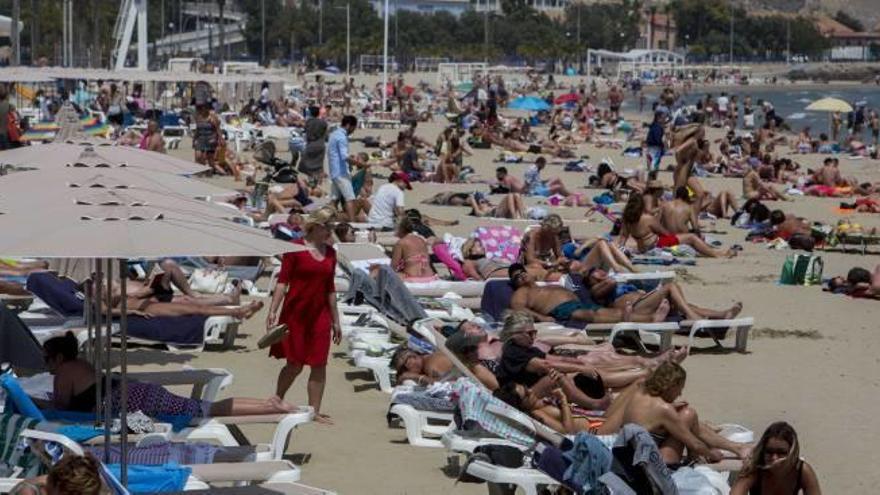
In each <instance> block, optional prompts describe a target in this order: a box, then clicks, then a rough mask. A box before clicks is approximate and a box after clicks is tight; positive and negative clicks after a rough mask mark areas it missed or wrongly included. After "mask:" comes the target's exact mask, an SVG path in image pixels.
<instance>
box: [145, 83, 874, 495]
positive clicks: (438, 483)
mask: <svg viewBox="0 0 880 495" xmlns="http://www.w3.org/2000/svg"><path fill="white" fill-rule="evenodd" d="M412 82H413V83H414V82H417V80H414V81H412ZM504 113H505V112H503V111H502V114H504ZM444 124H445V123H444V122H440V121H438V122H435V123H425V124H420V125H419V129H418V132H417V134H418V135H419V136H421V137H422V138H424V139H426V140H429V141H430V142H433V141H434V139H435V138H436V136H437V134H438V133H439V132H440V131H441V130H442V128H443V127H444ZM395 134H396V131H391V130H373V129H367V130H363V129H359V130H357V131H356V133H355V135H354V136H353V137H354V138H363V137H364V136H368V135H372V136H379V137H381V138H382V139H384V140H391V139H393V138H394V136H395ZM360 146H361V145H360V144H359V143H358V144H354V145H353V146H352V151H358V150H360V149H361V148H360ZM189 149H190V148H189V143H188V142H185V143H184V144H183V146H182V147H181V149H180V150H176V151H175V152H174V153H175V154H176V155H179V156H182V157H188V158H191V151H189ZM279 149H281V150H286V145H285V144H281V145H280V146H279ZM786 150H787V148H786ZM497 154H498V151H496V150H475V152H474V155H473V156H472V157H466V158H465V164H466V165H470V166H472V167H474V169H476V171H477V173H478V174H479V175H480V176H482V177H483V178H486V179H491V178H493V177H494V168H495V166H497V164H495V163H493V160H494V159H495V157H496V156H497ZM578 154H586V155H588V156H589V159H588V163H590V164H593V165H595V164H597V163H598V162H599V160H601V159H602V158H603V157H606V156H608V157H611V158H612V159H613V161H614V163H615V164H616V168H617V169H618V170H621V169H624V168H638V167H640V166H643V162H642V161H641V159H631V158H626V157H623V156H622V155H621V153H620V151H619V150H611V149H598V148H595V147H593V146H590V145H587V146H581V147H579V149H578ZM282 156H285V153H284V152H282ZM793 158H794V159H796V160H797V161H798V162H800V163H801V164H803V165H806V166H810V167H812V166H816V165H818V164H819V163H820V162H821V156H820V155H797V156H794V157H793ZM670 163H672V159H671V158H666V159H664V162H663V166H664V167H665V166H666V165H667V164H670ZM878 165H880V164H878V162H877V161H872V160H868V159H865V160H859V161H853V160H849V159H847V158H845V157H842V158H841V168H842V171H843V173H844V175H845V176H851V175H852V176H856V177H858V178H860V179H864V180H871V181H880V167H878ZM506 166H507V167H508V169H509V170H510V171H511V173H513V174H515V175H518V176H521V175H522V172H523V171H524V169H525V167H526V166H527V165H525V164H508V165H506ZM377 173H379V174H382V175H386V174H387V173H383V172H382V171H377ZM543 176H544V178H552V177H554V176H560V177H562V178H563V180H564V181H565V183H566V184H567V185H569V187H577V188H579V189H581V190H584V189H583V188H584V186H585V184H586V178H587V174H579V173H564V172H562V167H561V166H548V168H547V169H546V170H545V171H544V173H543ZM661 179H662V180H663V181H664V182H665V183H666V184H671V182H672V179H671V174H669V173H668V172H664V173H662V174H661ZM210 180H211V181H212V182H214V183H217V184H221V185H224V186H227V187H236V186H237V184H234V183H233V182H232V181H231V180H229V179H225V178H218V179H210ZM381 182H382V181H381V180H380V181H378V182H377V185H378V184H379V183H381ZM704 183H705V184H707V187H708V188H709V189H711V190H712V191H719V190H722V189H729V190H731V191H732V192H734V194H735V195H736V196H737V197H739V196H740V195H741V192H742V190H741V181H740V179H724V178H710V179H707V180H705V181H704ZM453 189H454V190H457V191H475V190H483V191H485V190H486V186H485V185H483V184H458V185H453V186H448V185H438V184H424V183H422V184H414V190H413V191H409V192H407V195H406V201H407V206H408V207H409V206H418V207H419V208H420V209H422V211H423V212H424V213H427V214H429V215H431V216H435V217H439V218H443V219H449V220H452V219H459V220H460V221H461V223H460V224H459V225H457V226H455V227H450V228H448V231H449V232H451V233H453V234H456V235H460V236H465V235H467V234H469V233H470V232H471V231H472V230H473V228H474V227H475V226H477V225H478V224H481V223H484V222H486V220H478V219H475V218H473V217H468V216H466V213H467V209H466V208H456V207H438V206H426V205H419V203H420V202H421V200H422V199H424V198H425V197H428V196H430V195H432V194H434V193H436V192H439V191H445V190H453ZM587 192H588V194H589V196H592V195H594V194H596V193H597V192H598V191H595V190H587ZM839 201H840V200H839V199H833V198H830V199H817V198H797V199H796V201H795V202H794V203H786V204H779V207H781V208H782V209H784V210H785V211H786V212H792V213H795V214H797V215H801V216H804V217H806V218H807V219H809V220H818V221H823V222H826V223H836V222H837V221H838V220H840V219H841V218H844V217H843V216H841V215H840V214H838V212H837V204H838V203H839ZM527 202H528V204H529V205H534V204H537V202H536V200H535V199H534V198H528V199H527ZM618 206H619V205H618ZM775 206H776V205H771V208H772V207H775ZM553 211H555V212H558V213H560V214H561V215H562V216H563V217H564V218H565V219H568V220H578V221H576V222H572V223H571V224H570V225H571V228H572V232H573V234H575V236H578V237H585V236H590V235H598V234H602V233H606V232H607V231H608V230H609V228H610V226H611V224H610V222H608V221H607V220H606V219H604V218H600V217H598V216H596V217H594V218H592V219H591V220H590V221H583V220H582V219H583V216H584V209H582V208H558V209H554V210H553ZM851 216H852V217H853V218H855V220H856V221H857V222H858V223H860V224H862V225H863V226H866V227H880V216H878V215H869V214H854V215H851ZM518 223H519V224H520V226H523V225H524V224H523V223H522V222H518ZM716 229H717V230H719V231H725V232H726V234H719V235H716V237H718V238H719V239H721V240H722V241H723V242H724V243H725V245H730V244H733V243H739V244H743V245H744V250H743V252H742V253H741V254H740V256H739V257H737V258H735V259H732V260H707V259H700V260H699V261H698V265H697V266H692V267H691V266H689V267H686V268H683V269H677V270H676V271H678V272H679V273H678V275H679V277H678V281H679V282H680V283H681V284H682V285H683V288H684V290H685V292H686V294H687V295H688V297H689V298H690V299H691V300H692V301H693V302H695V303H698V304H701V305H706V306H710V307H712V306H719V307H726V306H728V305H730V304H732V303H733V302H734V301H742V302H743V304H744V310H743V313H742V314H743V315H744V316H753V317H754V318H755V320H756V326H755V328H754V329H753V331H752V333H751V338H750V341H749V353H748V354H716V353H700V352H694V353H693V354H692V355H691V356H690V357H689V358H688V359H687V360H686V361H685V368H686V369H687V371H688V381H687V385H686V387H685V391H684V398H685V399H686V400H688V401H689V402H690V403H691V404H692V405H694V406H695V407H696V409H697V411H699V413H700V415H701V419H704V420H707V421H710V422H713V423H739V424H742V425H745V426H747V427H749V428H751V429H752V430H754V431H755V432H756V435H760V433H761V432H762V431H763V430H764V428H765V427H766V426H767V425H768V424H769V423H771V422H773V421H777V420H786V421H788V422H790V423H791V424H792V425H793V426H794V427H795V428H796V429H797V431H798V433H799V436H800V441H801V454H802V455H803V456H804V457H805V459H807V460H808V461H809V462H810V463H811V464H812V465H813V466H814V468H815V469H816V471H817V473H818V475H819V479H820V482H821V484H822V488H823V491H824V493H832V494H834V493H870V492H872V491H873V489H874V487H875V486H876V485H878V484H880V471H878V470H877V469H876V460H877V456H876V453H874V454H872V452H874V450H873V445H874V444H875V442H876V441H878V440H880V433H878V429H877V428H876V426H875V425H874V424H873V419H874V418H875V415H876V414H877V412H878V411H880V357H878V356H880V339H878V338H877V337H876V336H875V335H874V332H875V331H877V330H876V327H877V323H876V322H877V321H880V305H878V304H877V302H876V301H870V300H860V299H852V298H848V297H846V296H841V295H831V294H829V293H826V292H822V291H821V289H820V288H819V287H791V286H780V285H778V284H777V280H778V277H779V273H780V270H781V267H782V263H783V260H784V259H785V257H786V255H787V254H790V253H791V251H776V250H768V249H766V248H765V247H764V246H763V245H759V244H750V243H746V242H744V237H745V231H742V230H739V229H736V228H733V227H731V226H730V225H729V222H719V223H718V224H717V226H716ZM440 230H441V231H442V229H440ZM819 254H820V255H821V256H822V257H823V259H824V261H825V276H830V275H833V274H841V273H845V272H846V271H847V270H848V269H850V268H852V267H854V266H862V267H865V268H868V269H872V268H873V267H874V265H875V264H876V263H877V262H878V260H880V258H878V257H876V256H870V255H868V256H862V255H859V254H854V253H849V254H846V253H841V252H821V253H819ZM265 283H266V281H265V280H263V281H261V285H262V286H263V287H265ZM264 321H265V309H264V310H263V311H262V312H261V313H259V314H257V315H256V316H255V317H254V318H252V319H250V320H249V321H247V322H246V323H244V324H243V326H242V329H241V330H240V338H239V339H238V341H237V342H236V347H235V349H234V350H232V351H225V352H215V351H206V352H202V353H197V354H195V353H186V352H182V353H177V354H175V353H170V352H166V351H160V350H158V349H153V348H145V347H141V348H138V349H136V350H134V351H132V352H131V357H130V360H129V361H130V362H132V363H134V364H135V366H133V368H134V369H158V368H161V369H179V368H180V367H181V366H184V365H188V366H194V367H199V368H203V367H222V368H227V369H229V370H231V371H232V372H233V373H234V374H235V381H234V383H233V385H232V386H231V387H230V389H229V390H228V391H227V392H226V393H225V394H224V395H225V396H232V395H246V396H254V397H265V396H269V395H271V394H272V393H273V391H274V386H275V377H276V374H277V372H278V370H279V369H280V367H281V363H280V362H278V361H275V360H274V359H271V358H269V357H268V356H267V353H266V352H263V351H259V350H257V349H256V341H257V339H258V338H259V337H260V336H261V335H262V333H263V332H264V329H263V322H264ZM679 339H680V338H679ZM678 342H684V341H683V340H679V341H678ZM338 352H339V349H335V348H334V349H333V350H331V353H333V357H331V360H330V364H329V369H328V384H327V391H326V395H325V402H324V410H325V412H326V413H328V414H330V415H331V416H332V418H333V420H334V421H335V425H333V426H321V425H316V424H309V425H306V426H304V427H302V428H300V429H299V430H298V431H297V432H296V433H295V434H294V436H293V440H292V442H291V446H290V448H289V450H288V455H289V456H290V458H291V459H292V460H294V462H296V463H297V464H301V465H302V473H303V481H304V482H305V483H308V484H311V485H314V486H319V487H323V488H327V489H332V490H335V491H338V492H339V493H341V494H365V495H366V494H415V493H419V494H425V495H432V494H471V493H473V494H480V493H486V487H485V485H466V484H459V485H454V479H453V478H451V477H450V476H449V475H448V474H447V472H446V471H444V466H446V462H447V459H446V453H445V451H444V450H443V449H425V448H415V447H411V446H409V445H408V444H407V443H406V439H405V434H404V432H403V431H402V430H401V429H392V428H389V427H388V425H387V423H386V419H385V414H386V412H387V409H388V404H389V397H388V396H387V395H386V394H384V393H382V392H381V391H379V390H378V389H377V388H376V387H375V386H373V385H372V381H371V379H370V378H371V377H370V376H368V375H366V374H364V373H360V372H357V371H356V370H355V369H354V368H352V367H351V366H350V365H349V364H348V363H347V362H346V361H345V360H344V359H343V358H342V357H340V355H338V354H337V353H338ZM288 399H289V400H291V401H293V402H295V403H305V401H306V399H305V382H304V381H303V377H301V378H300V381H298V382H297V383H296V384H295V385H294V387H293V389H292V390H291V393H290V394H289V395H288ZM246 432H247V433H249V434H251V436H252V438H254V439H255V440H258V441H259V440H266V439H268V436H269V430H268V429H252V430H246Z"/></svg>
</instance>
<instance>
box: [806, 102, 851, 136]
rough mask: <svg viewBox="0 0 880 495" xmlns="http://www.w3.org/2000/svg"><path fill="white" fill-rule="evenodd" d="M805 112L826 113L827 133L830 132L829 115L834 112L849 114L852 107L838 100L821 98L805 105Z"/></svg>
mask: <svg viewBox="0 0 880 495" xmlns="http://www.w3.org/2000/svg"><path fill="white" fill-rule="evenodd" d="M806 110H808V111H812V112H828V132H831V128H832V122H831V114H832V113H834V112H841V113H849V112H852V111H853V107H852V105H850V104H849V103H847V102H845V101H843V100H841V99H839V98H822V99H820V100H816V101H814V102H813V103H810V104H809V105H807V108H806Z"/></svg>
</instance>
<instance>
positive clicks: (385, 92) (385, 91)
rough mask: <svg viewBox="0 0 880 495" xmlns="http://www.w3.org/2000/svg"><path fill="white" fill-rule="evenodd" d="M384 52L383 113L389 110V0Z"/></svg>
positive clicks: (386, 1) (386, 5)
mask: <svg viewBox="0 0 880 495" xmlns="http://www.w3.org/2000/svg"><path fill="white" fill-rule="evenodd" d="M384 38H385V39H384V45H385V47H384V49H383V51H382V111H383V112H385V111H386V109H387V108H388V105H387V103H388V0H385V36H384Z"/></svg>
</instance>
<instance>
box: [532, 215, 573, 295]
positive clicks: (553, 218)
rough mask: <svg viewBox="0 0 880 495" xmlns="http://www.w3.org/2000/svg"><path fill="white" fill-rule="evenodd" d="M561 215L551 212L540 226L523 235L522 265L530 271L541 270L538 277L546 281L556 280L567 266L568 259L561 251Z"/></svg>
mask: <svg viewBox="0 0 880 495" xmlns="http://www.w3.org/2000/svg"><path fill="white" fill-rule="evenodd" d="M562 228H563V224H562V217H560V216H559V215H557V214H555V213H553V214H550V215H547V217H546V218H544V220H542V221H541V226H540V227H538V228H537V229H533V230H531V231H529V232H526V234H525V235H524V236H523V241H522V252H521V254H520V257H521V258H522V263H523V265H525V266H526V268H527V269H528V270H530V271H534V272H539V271H540V272H542V273H543V274H544V276H543V277H540V278H539V279H542V280H546V281H554V280H558V279H559V277H561V276H562V273H563V271H566V270H567V269H568V266H569V263H570V262H569V260H568V258H566V257H565V255H564V254H563V252H562V242H561V241H560V239H559V234H560V233H561V232H562Z"/></svg>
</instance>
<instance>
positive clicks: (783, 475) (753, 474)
mask: <svg viewBox="0 0 880 495" xmlns="http://www.w3.org/2000/svg"><path fill="white" fill-rule="evenodd" d="M800 493H803V494H804V495H820V494H821V493H822V490H821V489H820V488H819V479H818V478H817V476H816V472H815V471H813V467H812V466H810V465H809V464H808V463H807V462H806V461H804V460H803V459H801V457H800V446H799V445H798V439H797V433H796V432H795V431H794V428H792V427H791V425H789V424H788V423H786V422H784V421H780V422H777V423H773V424H772V425H770V426H769V427H767V430H766V431H764V435H763V436H761V440H760V441H759V442H758V444H757V445H755V449H754V450H753V451H752V457H751V458H750V459H749V462H748V464H746V465H745V466H744V467H743V470H742V472H740V475H739V478H738V479H737V480H736V483H735V484H734V485H733V487H732V488H731V490H730V495H798V494H800Z"/></svg>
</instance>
